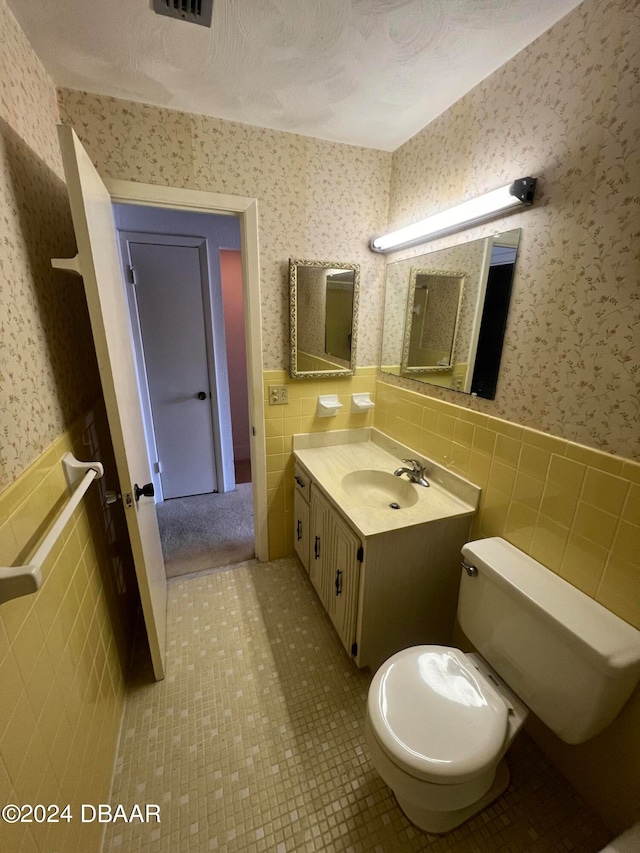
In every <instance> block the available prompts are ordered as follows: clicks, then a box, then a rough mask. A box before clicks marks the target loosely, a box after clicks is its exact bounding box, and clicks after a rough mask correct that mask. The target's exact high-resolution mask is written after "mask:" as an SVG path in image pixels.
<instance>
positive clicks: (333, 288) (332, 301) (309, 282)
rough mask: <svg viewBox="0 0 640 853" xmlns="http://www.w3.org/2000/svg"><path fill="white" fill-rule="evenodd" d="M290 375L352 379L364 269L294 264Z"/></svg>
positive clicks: (293, 261) (324, 263) (291, 273)
mask: <svg viewBox="0 0 640 853" xmlns="http://www.w3.org/2000/svg"><path fill="white" fill-rule="evenodd" d="M289 292H290V303H289V305H290V308H289V314H290V316H289V321H290V324H289V328H290V343H291V352H290V371H289V372H290V374H291V376H293V377H296V378H299V379H310V378H313V377H325V378H326V377H331V376H352V375H353V374H354V372H355V364H356V361H355V359H356V343H357V329H358V322H357V321H358V300H359V295H360V267H359V265H358V264H347V263H338V262H334V261H303V260H296V259H294V258H290V260H289Z"/></svg>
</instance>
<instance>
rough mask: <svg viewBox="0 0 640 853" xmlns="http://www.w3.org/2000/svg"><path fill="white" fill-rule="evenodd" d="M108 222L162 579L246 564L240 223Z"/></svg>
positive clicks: (172, 216)
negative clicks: (126, 315)
mask: <svg viewBox="0 0 640 853" xmlns="http://www.w3.org/2000/svg"><path fill="white" fill-rule="evenodd" d="M113 211H114V219H115V224H116V229H117V233H118V243H119V249H120V256H121V262H122V272H123V278H124V281H125V285H126V289H127V299H128V305H129V311H130V316H131V330H132V336H133V341H134V350H135V355H136V368H137V373H138V384H139V389H140V398H141V405H142V410H143V415H144V421H145V434H146V438H147V447H148V453H149V464H150V468H151V471H152V476H153V481H154V487H155V493H156V509H157V512H158V521H159V526H160V536H161V541H162V547H163V552H164V557H165V567H166V574H167V577H168V578H169V577H176V576H180V575H185V574H191V573H193V572H197V571H203V570H206V569H212V568H217V567H220V566H226V565H232V564H236V563H240V562H245V561H247V560H250V559H253V558H254V557H255V556H256V547H255V533H254V520H253V493H252V492H253V489H252V482H251V450H250V423H249V399H248V381H247V357H246V341H245V305H244V301H245V300H244V287H243V276H242V251H241V233H240V222H239V220H238V218H237V217H235V216H228V215H220V214H215V213H204V212H197V211H196V212H194V211H185V210H174V209H167V208H164V207H153V206H149V205H142V206H141V205H135V204H118V203H116V204H114V205H113Z"/></svg>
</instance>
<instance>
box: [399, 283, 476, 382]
mask: <svg viewBox="0 0 640 853" xmlns="http://www.w3.org/2000/svg"><path fill="white" fill-rule="evenodd" d="M421 275H422V276H434V277H437V278H451V279H456V280H457V283H458V298H457V300H456V314H455V320H454V324H453V335H452V340H451V349H450V352H449V363H448V364H445V365H440V364H433V365H414V364H410V363H409V358H410V352H411V336H412V331H413V321H414V317H415V311H414V309H415V299H416V289H417V286H418V276H421ZM465 281H466V274H465V273H463V272H452V271H449V270H432V269H418V268H413V269H412V270H411V278H410V281H409V292H408V294H407V314H406V318H405V327H404V341H403V346H402V365H401V369H402V374H403V375H408V376H412V375H415V374H417V375H419V376H422V375H424V374H428V373H447V372H451V371H453V368H454V364H455V360H456V344H457V341H458V330H459V328H460V313H461V311H462V304H463V300H464V287H465ZM428 310H429V309H428V307H426V308H425V316H426V314H427V312H428ZM423 322H424V317H423Z"/></svg>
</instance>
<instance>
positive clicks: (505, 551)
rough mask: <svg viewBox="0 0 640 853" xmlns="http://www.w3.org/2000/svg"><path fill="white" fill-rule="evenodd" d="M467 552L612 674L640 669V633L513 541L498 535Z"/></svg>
mask: <svg viewBox="0 0 640 853" xmlns="http://www.w3.org/2000/svg"><path fill="white" fill-rule="evenodd" d="M462 554H463V556H464V558H465V560H466V561H467V562H468V563H470V564H471V565H473V566H475V567H476V568H477V569H478V572H480V573H482V574H485V575H486V576H487V578H488V579H490V580H491V581H492V582H493V583H495V584H496V585H497V586H500V587H501V588H503V589H504V590H505V591H506V592H507V593H508V594H509V595H512V596H515V595H517V596H518V599H519V601H520V603H521V604H522V605H523V606H526V607H528V608H529V609H530V610H532V611H534V612H535V613H536V616H537V617H538V618H540V619H542V620H545V621H547V622H549V623H552V624H553V625H554V627H555V628H556V629H557V630H558V631H559V632H560V633H564V634H565V636H566V637H567V640H569V641H571V642H573V643H575V644H576V645H579V646H580V647H581V650H582V653H583V654H584V656H585V657H587V658H588V659H589V660H591V662H592V663H593V664H594V665H595V666H597V667H598V669H600V670H602V671H603V672H605V673H606V674H607V675H609V676H610V677H612V678H615V677H616V676H618V675H622V674H623V673H626V672H628V671H629V670H636V671H638V670H640V631H637V630H636V629H635V628H634V627H633V626H632V625H629V623H628V622H625V621H624V620H622V619H620V618H619V617H618V616H616V615H615V614H614V613H612V612H611V611H610V610H607V609H606V608H605V607H603V606H602V605H601V604H598V602H597V601H594V600H593V599H592V598H589V596H588V595H585V594H584V593H583V592H581V591H580V590H579V589H577V588H576V587H574V586H572V585H571V584H570V583H567V581H565V580H563V579H562V578H561V577H558V575H556V574H554V573H553V572H552V571H551V570H549V569H547V568H546V567H545V566H543V565H542V563H539V562H537V560H534V559H533V558H532V557H529V556H528V555H527V554H525V553H524V552H523V551H520V550H519V549H518V548H516V547H515V546H514V545H512V544H511V543H510V542H507V541H506V540H505V539H501V538H500V537H498V536H494V537H492V538H490V539H478V540H477V541H475V542H468V543H467V544H466V545H464V546H463V548H462ZM469 582H470V583H473V579H471V580H470V581H469Z"/></svg>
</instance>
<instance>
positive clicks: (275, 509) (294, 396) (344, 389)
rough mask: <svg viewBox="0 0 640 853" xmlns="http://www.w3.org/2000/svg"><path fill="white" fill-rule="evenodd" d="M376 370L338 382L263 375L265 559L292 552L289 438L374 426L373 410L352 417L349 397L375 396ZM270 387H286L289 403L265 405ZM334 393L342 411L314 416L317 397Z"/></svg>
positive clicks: (279, 373)
mask: <svg viewBox="0 0 640 853" xmlns="http://www.w3.org/2000/svg"><path fill="white" fill-rule="evenodd" d="M376 374H377V368H376V367H359V368H357V370H356V374H355V376H345V377H340V378H338V379H291V377H290V376H289V374H288V373H287V371H286V370H265V371H264V372H263V384H264V405H265V432H266V445H267V502H268V524H269V559H271V560H275V559H277V558H278V557H284V556H286V555H288V554H292V553H293V453H292V436H293V435H295V434H296V433H303V432H328V431H331V430H336V429H359V428H362V427H368V426H372V424H373V410H371V411H369V412H365V413H362V414H351V395H352V394H360V393H365V392H369V393H370V394H371V396H372V398H373V393H374V390H375V385H376ZM269 385H286V386H287V388H288V390H289V403H288V405H285V406H271V405H269ZM320 394H337V395H338V398H339V400H340V402H341V403H342V405H343V407H344V408H343V409H342V411H341V412H340V414H338V415H336V416H335V417H333V418H319V417H318V416H317V415H316V408H317V405H318V396H319V395H320Z"/></svg>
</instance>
